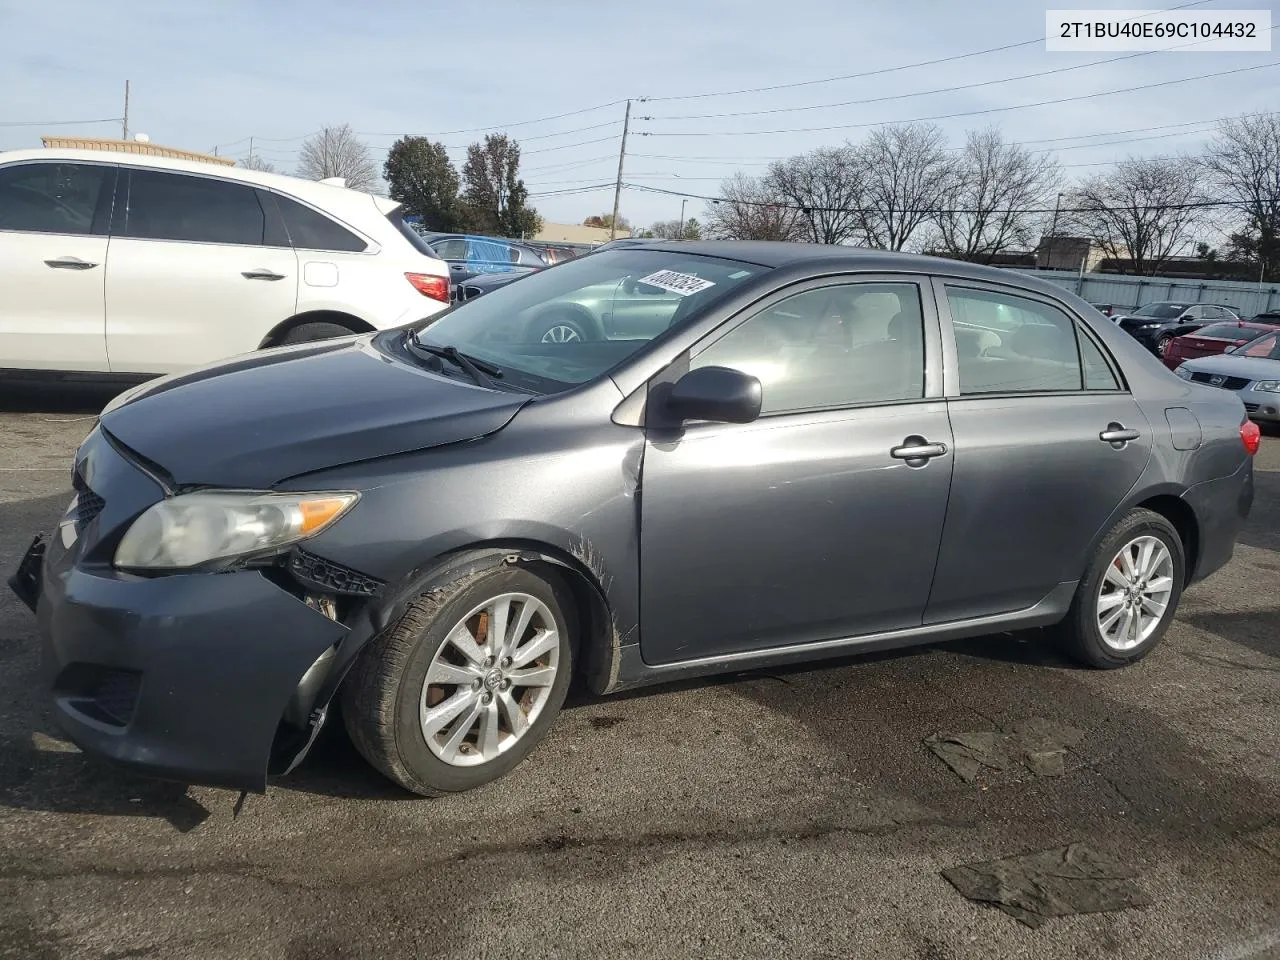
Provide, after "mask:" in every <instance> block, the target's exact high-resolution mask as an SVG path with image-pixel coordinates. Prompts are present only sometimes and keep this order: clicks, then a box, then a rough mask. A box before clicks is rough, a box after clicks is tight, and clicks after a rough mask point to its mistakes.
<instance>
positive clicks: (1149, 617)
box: [1056, 508, 1186, 669]
mask: <svg viewBox="0 0 1280 960" xmlns="http://www.w3.org/2000/svg"><path fill="white" fill-rule="evenodd" d="M1185 582H1186V557H1185V554H1184V552H1183V549H1182V541H1181V539H1180V538H1179V537H1178V531H1177V530H1175V529H1174V528H1173V525H1172V524H1171V523H1170V522H1169V521H1168V520H1166V519H1165V518H1164V517H1162V516H1161V515H1160V514H1158V513H1156V512H1155V511H1153V510H1146V509H1141V508H1139V509H1136V510H1132V511H1130V512H1129V513H1128V514H1126V515H1125V516H1124V517H1123V518H1122V519H1121V520H1120V521H1119V522H1118V523H1117V524H1116V525H1115V526H1114V527H1112V528H1111V531H1110V532H1109V533H1108V534H1107V535H1106V537H1104V538H1103V540H1102V543H1101V545H1099V547H1098V550H1097V552H1096V553H1095V554H1094V557H1093V560H1092V562H1091V563H1090V564H1089V569H1088V571H1087V572H1086V574H1085V577H1084V579H1083V580H1081V581H1080V585H1079V586H1078V587H1077V588H1076V595H1075V598H1074V600H1072V603H1071V609H1070V611H1069V612H1068V613H1067V616H1066V619H1064V620H1063V621H1062V623H1060V624H1059V625H1058V626H1057V628H1056V630H1057V633H1058V636H1059V638H1060V639H1061V641H1062V642H1063V645H1064V646H1065V648H1066V650H1067V652H1068V653H1069V654H1070V655H1071V656H1072V657H1073V658H1074V659H1076V660H1078V661H1079V662H1080V663H1083V664H1085V665H1086V666H1090V667H1098V668H1100V669H1112V668H1115V667H1123V666H1128V665H1129V664H1131V663H1136V662H1137V661H1138V660H1141V659H1142V658H1143V657H1145V656H1146V655H1147V654H1148V653H1150V652H1151V651H1152V650H1153V649H1154V648H1155V646H1156V644H1158V643H1159V642H1160V639H1161V638H1162V637H1163V636H1164V634H1165V631H1166V630H1168V629H1169V624H1170V623H1171V622H1172V621H1173V616H1174V613H1175V612H1176V611H1177V609H1178V601H1179V600H1181V599H1182V586H1183V584H1184V583H1185Z"/></svg>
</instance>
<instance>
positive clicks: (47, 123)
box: [0, 117, 124, 127]
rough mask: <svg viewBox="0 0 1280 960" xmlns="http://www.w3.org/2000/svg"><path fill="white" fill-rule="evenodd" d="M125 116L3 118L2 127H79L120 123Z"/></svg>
mask: <svg viewBox="0 0 1280 960" xmlns="http://www.w3.org/2000/svg"><path fill="white" fill-rule="evenodd" d="M123 120H124V117H99V118H97V119H96V120H3V121H0V127H79V126H83V125H85V124H90V123H120V122H121V121H123Z"/></svg>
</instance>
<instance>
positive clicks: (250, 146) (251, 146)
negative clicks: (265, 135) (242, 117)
mask: <svg viewBox="0 0 1280 960" xmlns="http://www.w3.org/2000/svg"><path fill="white" fill-rule="evenodd" d="M249 166H253V137H250V138H249Z"/></svg>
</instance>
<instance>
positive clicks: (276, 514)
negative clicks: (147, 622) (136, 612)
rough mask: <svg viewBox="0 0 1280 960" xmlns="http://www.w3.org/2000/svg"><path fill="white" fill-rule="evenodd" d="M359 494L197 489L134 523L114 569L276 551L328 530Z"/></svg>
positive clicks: (166, 566)
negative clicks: (326, 528)
mask: <svg viewBox="0 0 1280 960" xmlns="http://www.w3.org/2000/svg"><path fill="white" fill-rule="evenodd" d="M358 499H359V494H356V493H257V492H238V491H237V492H224V491H197V492H195V493H186V494H182V495H180V496H176V497H172V498H170V499H168V500H162V501H161V502H160V503H157V504H155V505H154V506H153V507H150V508H149V509H148V510H147V511H146V512H145V513H144V514H142V516H140V517H138V519H137V520H135V521H133V524H132V525H131V526H130V527H129V529H128V531H127V532H126V533H125V535H124V539H122V540H121V541H120V546H119V547H117V548H116V556H115V565H116V566H117V567H121V568H124V569H133V570H182V569H187V568H189V567H196V566H200V565H201V564H204V563H209V562H210V561H213V560H227V559H231V558H235V557H245V556H252V555H255V554H264V553H272V552H274V551H277V550H279V549H281V548H283V547H287V546H289V545H290V544H292V543H296V542H297V541H299V540H304V539H306V538H307V537H310V536H314V535H315V534H317V533H319V532H320V531H321V530H323V529H325V527H328V526H329V525H330V524H332V523H333V522H334V521H336V520H337V519H338V518H339V517H341V516H342V515H343V514H344V513H346V512H347V511H348V510H349V509H351V507H352V505H353V504H354V503H355V502H356V500H358Z"/></svg>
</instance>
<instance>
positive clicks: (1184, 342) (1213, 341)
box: [1169, 334, 1248, 361]
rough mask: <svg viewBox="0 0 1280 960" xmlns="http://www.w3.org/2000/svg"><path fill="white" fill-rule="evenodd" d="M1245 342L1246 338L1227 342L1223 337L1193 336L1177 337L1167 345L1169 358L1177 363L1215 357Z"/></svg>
mask: <svg viewBox="0 0 1280 960" xmlns="http://www.w3.org/2000/svg"><path fill="white" fill-rule="evenodd" d="M1247 342H1248V338H1247V337H1246V338H1234V339H1231V340H1228V339H1226V338H1224V337H1197V336H1195V335H1194V334H1193V335H1191V336H1186V337H1179V338H1178V339H1176V340H1174V341H1173V343H1171V344H1169V356H1170V358H1176V359H1177V360H1179V361H1182V360H1193V359H1195V358H1196V357H1211V356H1217V355H1218V354H1220V353H1224V352H1225V351H1226V350H1227V349H1228V348H1229V347H1234V346H1235V345H1236V344H1238V343H1247Z"/></svg>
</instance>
